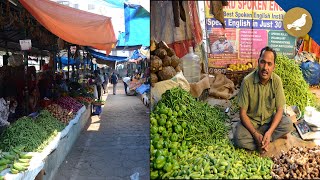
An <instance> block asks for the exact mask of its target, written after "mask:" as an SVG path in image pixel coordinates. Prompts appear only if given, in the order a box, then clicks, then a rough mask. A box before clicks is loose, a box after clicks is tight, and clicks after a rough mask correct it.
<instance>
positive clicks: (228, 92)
mask: <svg viewBox="0 0 320 180" xmlns="http://www.w3.org/2000/svg"><path fill="white" fill-rule="evenodd" d="M210 82H211V84H210V90H209V95H210V96H213V97H216V98H222V99H230V98H231V97H232V94H233V92H234V91H235V89H234V83H233V82H232V81H231V80H230V79H228V78H227V77H226V76H225V75H223V74H220V73H216V74H215V77H214V78H211V80H210Z"/></svg>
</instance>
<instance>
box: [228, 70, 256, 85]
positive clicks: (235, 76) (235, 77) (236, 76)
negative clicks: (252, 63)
mask: <svg viewBox="0 0 320 180" xmlns="http://www.w3.org/2000/svg"><path fill="white" fill-rule="evenodd" d="M253 70H254V69H253V68H251V69H247V70H245V71H229V70H227V72H226V76H227V78H228V79H230V80H231V81H232V82H233V83H234V86H240V85H241V82H242V80H243V78H244V77H246V75H248V74H249V73H251V72H252V71H253Z"/></svg>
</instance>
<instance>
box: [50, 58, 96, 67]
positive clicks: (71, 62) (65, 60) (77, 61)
mask: <svg viewBox="0 0 320 180" xmlns="http://www.w3.org/2000/svg"><path fill="white" fill-rule="evenodd" d="M60 59H61V63H62V65H64V66H66V65H68V57H65V56H62V57H60ZM60 59H59V57H57V58H56V62H57V63H59V62H60ZM88 62H89V63H88ZM90 62H91V61H90V60H87V59H83V63H84V64H90ZM76 64H80V59H78V58H77V59H73V58H70V59H69V65H76Z"/></svg>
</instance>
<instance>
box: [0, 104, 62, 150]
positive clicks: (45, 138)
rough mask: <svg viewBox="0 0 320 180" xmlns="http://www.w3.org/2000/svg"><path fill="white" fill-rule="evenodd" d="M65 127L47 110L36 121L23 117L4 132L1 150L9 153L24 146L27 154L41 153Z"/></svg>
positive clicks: (0, 143)
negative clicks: (17, 147)
mask: <svg viewBox="0 0 320 180" xmlns="http://www.w3.org/2000/svg"><path fill="white" fill-rule="evenodd" d="M64 127H65V125H64V124H63V123H62V122H60V121H58V120H57V119H56V118H54V117H53V116H52V115H51V114H50V113H49V112H48V111H47V110H43V111H41V112H40V114H39V116H38V117H37V118H36V119H32V118H30V117H22V118H20V119H18V120H17V121H16V122H15V123H13V124H12V125H11V126H9V127H8V128H7V129H6V130H5V131H4V132H3V134H2V136H1V137H0V149H2V150H3V151H6V152H9V151H12V149H13V147H16V146H24V147H25V148H24V150H25V151H27V152H41V151H42V150H43V149H44V148H45V147H46V146H47V145H48V143H49V142H50V141H52V139H53V138H54V137H55V136H56V135H57V134H58V132H60V131H62V130H63V129H64Z"/></svg>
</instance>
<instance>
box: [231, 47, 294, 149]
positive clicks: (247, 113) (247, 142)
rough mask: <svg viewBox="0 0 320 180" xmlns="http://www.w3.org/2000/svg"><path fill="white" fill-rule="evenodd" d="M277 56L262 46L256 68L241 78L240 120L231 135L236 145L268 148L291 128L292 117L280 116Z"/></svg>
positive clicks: (282, 100)
mask: <svg viewBox="0 0 320 180" xmlns="http://www.w3.org/2000/svg"><path fill="white" fill-rule="evenodd" d="M276 58H277V54H276V52H275V50H273V49H272V48H271V47H268V46H267V47H265V48H263V49H262V50H261V52H260V57H259V60H258V61H259V63H258V68H257V69H256V70H255V71H253V72H252V73H250V74H249V75H247V76H246V77H245V78H244V79H243V81H242V84H241V88H240V92H239V94H238V97H239V100H238V105H239V107H240V120H241V122H239V123H238V125H237V127H236V131H235V135H234V142H235V145H236V146H238V147H241V148H246V149H249V150H260V151H261V152H264V151H267V150H268V146H269V144H270V142H272V141H274V140H276V139H278V138H280V137H285V136H286V134H287V133H289V132H290V131H291V130H292V128H293V125H292V122H291V120H290V119H289V118H288V117H286V116H283V108H284V105H285V95H284V91H283V86H282V81H281V79H280V77H279V76H278V75H276V74H275V73H274V72H273V71H274V70H275V63H276V62H275V60H276ZM274 110H276V111H274ZM274 112H275V113H274Z"/></svg>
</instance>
